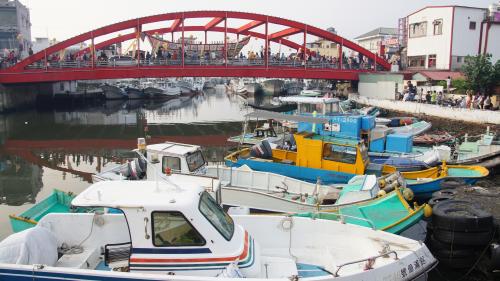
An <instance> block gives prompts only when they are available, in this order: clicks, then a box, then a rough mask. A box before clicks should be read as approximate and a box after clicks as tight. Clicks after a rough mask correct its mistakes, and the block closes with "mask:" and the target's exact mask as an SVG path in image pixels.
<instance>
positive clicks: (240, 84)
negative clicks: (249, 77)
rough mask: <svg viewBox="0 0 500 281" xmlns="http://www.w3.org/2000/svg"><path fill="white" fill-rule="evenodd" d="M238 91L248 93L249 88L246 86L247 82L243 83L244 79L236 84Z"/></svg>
mask: <svg viewBox="0 0 500 281" xmlns="http://www.w3.org/2000/svg"><path fill="white" fill-rule="evenodd" d="M236 92H237V93H238V94H246V93H247V88H246V87H245V83H243V81H242V80H239V81H238V84H237V85H236Z"/></svg>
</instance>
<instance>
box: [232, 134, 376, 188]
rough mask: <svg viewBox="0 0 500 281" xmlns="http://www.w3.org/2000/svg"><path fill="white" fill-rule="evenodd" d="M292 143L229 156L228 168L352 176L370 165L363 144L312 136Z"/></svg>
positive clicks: (261, 146)
mask: <svg viewBox="0 0 500 281" xmlns="http://www.w3.org/2000/svg"><path fill="white" fill-rule="evenodd" d="M290 140H291V142H292V143H291V144H288V143H285V145H278V146H277V147H276V148H274V149H273V148H271V146H270V145H269V144H268V143H267V141H264V142H262V143H261V144H258V145H255V146H254V147H252V148H251V149H243V150H240V151H237V152H235V153H232V154H230V155H228V156H227V157H226V162H227V164H228V165H229V166H231V165H233V164H241V165H248V166H250V167H251V168H252V169H255V170H268V169H270V170H269V171H271V172H278V173H279V171H274V170H272V167H273V165H271V164H272V163H276V164H285V165H286V166H296V167H307V168H314V169H322V170H331V171H337V172H340V173H345V174H351V175H355V174H358V175H363V174H365V172H366V168H367V167H368V165H369V158H368V150H367V148H366V146H365V145H364V142H363V141H362V140H357V139H349V138H335V137H331V136H321V135H316V134H314V133H310V132H300V133H296V134H294V135H293V137H292V138H291V139H290ZM289 176H293V175H289ZM295 176H297V175H295ZM314 180H316V179H314ZM347 180H348V179H347ZM347 180H346V181H345V182H347ZM345 182H344V183H345Z"/></svg>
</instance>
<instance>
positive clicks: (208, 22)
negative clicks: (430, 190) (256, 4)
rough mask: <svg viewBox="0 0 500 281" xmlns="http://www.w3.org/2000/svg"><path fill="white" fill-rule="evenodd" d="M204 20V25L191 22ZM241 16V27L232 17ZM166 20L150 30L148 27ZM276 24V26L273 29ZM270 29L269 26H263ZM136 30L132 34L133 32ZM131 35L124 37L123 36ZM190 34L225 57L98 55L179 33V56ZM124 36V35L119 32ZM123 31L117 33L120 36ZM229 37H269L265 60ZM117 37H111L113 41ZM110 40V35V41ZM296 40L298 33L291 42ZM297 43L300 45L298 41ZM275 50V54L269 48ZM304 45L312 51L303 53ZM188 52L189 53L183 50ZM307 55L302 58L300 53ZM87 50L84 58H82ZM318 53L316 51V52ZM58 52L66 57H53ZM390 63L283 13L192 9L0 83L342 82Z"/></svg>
mask: <svg viewBox="0 0 500 281" xmlns="http://www.w3.org/2000/svg"><path fill="white" fill-rule="evenodd" d="M193 21H197V22H200V21H202V22H203V23H204V24H199V23H198V24H190V22H193ZM233 21H237V22H238V24H237V25H236V24H233V25H235V26H229V24H228V22H233ZM152 24H156V25H160V27H158V26H156V28H150V29H148V25H149V26H150V25H152ZM271 27H273V28H274V29H277V31H273V32H271V30H270V29H271ZM262 29H263V31H262ZM129 30H130V31H129ZM122 32H125V34H121V33H122ZM185 32H202V33H203V32H204V34H205V42H204V43H205V45H204V46H209V45H210V44H208V43H207V42H208V41H207V34H208V33H220V34H223V35H224V36H223V38H224V39H223V41H221V42H220V43H219V44H220V45H222V44H223V45H222V46H223V47H222V53H223V55H222V56H221V57H218V58H206V57H204V56H203V55H201V56H199V57H198V58H192V57H186V55H184V56H181V55H179V56H178V58H175V57H174V58H169V59H149V60H148V59H145V58H144V59H143V58H142V56H141V55H134V57H135V58H136V59H133V60H130V61H127V63H123V62H120V63H118V62H115V61H113V62H110V61H109V60H101V59H100V58H98V57H97V54H98V52H99V51H100V50H102V49H104V48H106V47H108V46H111V45H113V44H120V43H121V42H125V41H130V40H132V42H133V40H136V45H135V46H136V48H137V49H136V50H138V52H135V54H140V52H141V44H140V43H141V39H143V40H144V39H145V37H146V36H147V37H148V38H151V37H154V38H157V37H156V36H158V35H161V36H163V35H167V37H168V34H170V35H171V38H172V41H170V42H169V43H173V41H174V40H173V39H174V34H176V35H177V36H180V37H179V39H178V40H177V44H178V45H179V54H185V53H186V50H185V48H186V46H187V42H185V40H188V39H185V38H186V37H185ZM116 33H118V34H116ZM115 34H116V35H115ZM228 35H231V36H234V35H236V37H237V39H239V38H240V36H245V37H253V38H258V39H260V40H264V44H263V50H264V52H263V54H264V56H263V58H254V59H250V58H240V57H239V56H238V53H237V54H236V55H234V56H233V55H231V54H230V55H229V56H228V53H229V52H228V50H229V51H230V49H228V46H230V42H228ZM110 36H112V38H109V37H110ZM106 37H108V38H106ZM290 37H295V38H297V37H298V38H299V39H298V40H291V39H289V38H290ZM311 38H317V39H324V40H326V41H330V42H332V43H335V44H336V45H337V46H338V47H337V48H338V57H340V58H342V53H343V51H345V50H346V49H347V50H352V51H354V52H357V53H358V54H359V55H358V57H359V58H362V61H364V62H366V63H363V64H361V63H359V64H352V63H351V62H350V60H349V63H347V61H346V60H345V59H338V60H337V61H334V60H328V61H324V60H321V61H320V60H316V59H308V58H309V57H311V58H312V57H315V56H314V53H313V51H311V50H309V49H308V48H307V45H306V41H307V40H308V39H311ZM297 41H298V42H297ZM84 42H85V43H87V44H88V46H89V47H86V48H84V49H81V50H79V51H78V52H77V54H76V55H78V56H79V58H80V57H82V56H83V54H84V53H86V54H87V55H85V56H84V57H85V58H88V59H86V60H80V59H72V60H66V59H64V57H65V56H64V55H60V54H64V52H65V50H66V49H68V48H70V47H71V46H75V45H78V44H82V43H84ZM271 43H272V44H279V45H280V46H281V45H284V46H286V47H288V48H290V49H291V50H296V52H297V53H298V54H299V56H296V57H295V59H293V60H282V59H281V58H278V59H276V58H274V57H271V56H269V54H268V52H270V50H271ZM266 50H268V51H266ZM302 50H305V53H306V55H303V53H304V52H303V51H302ZM181 51H182V52H181ZM300 54H302V55H300ZM80 55H82V56H80ZM311 55H312V56H311ZM54 57H60V59H57V60H54V59H53V58H54ZM389 68H390V64H389V63H388V62H387V61H385V60H384V59H383V58H381V57H379V56H377V55H376V54H374V53H372V52H370V51H368V50H367V49H365V48H363V47H361V46H359V45H357V44H356V43H354V42H352V41H349V40H347V39H345V38H343V37H340V36H338V35H336V34H334V33H331V32H328V31H326V30H323V29H320V28H317V27H314V26H310V25H307V24H305V23H300V22H297V21H292V20H288V19H283V18H279V17H273V16H267V15H261V14H255V13H244V12H230V11H191V12H176V13H166V14H159V15H153V16H147V17H142V18H137V19H132V20H127V21H122V22H119V23H115V24H111V25H108V26H105V27H101V28H98V29H94V30H92V31H89V32H86V33H83V34H80V35H78V36H75V37H72V38H70V39H68V40H65V41H63V42H60V43H57V44H55V45H52V46H50V47H48V48H47V49H45V50H42V51H40V52H38V53H36V54H33V55H31V56H29V57H27V58H25V59H24V60H22V61H20V62H18V63H17V64H15V65H14V66H11V67H9V68H6V69H3V70H1V71H0V83H3V84H8V83H37V82H55V81H72V80H94V79H96V80H97V79H119V78H143V77H272V78H305V79H336V80H358V75H359V73H362V72H371V71H378V70H389Z"/></svg>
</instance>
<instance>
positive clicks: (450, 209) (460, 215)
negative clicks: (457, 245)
mask: <svg viewBox="0 0 500 281" xmlns="http://www.w3.org/2000/svg"><path fill="white" fill-rule="evenodd" d="M432 223H433V225H434V227H436V228H440V229H446V230H450V231H458V232H485V231H491V229H492V228H493V216H492V215H491V214H490V213H488V212H486V211H484V210H482V209H480V208H479V207H478V206H477V205H475V204H472V203H470V202H467V201H461V200H445V201H442V202H439V203H438V204H436V205H434V207H433V209H432Z"/></svg>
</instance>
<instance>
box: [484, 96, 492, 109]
mask: <svg viewBox="0 0 500 281" xmlns="http://www.w3.org/2000/svg"><path fill="white" fill-rule="evenodd" d="M484 109H491V97H490V95H486V99H484Z"/></svg>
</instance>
